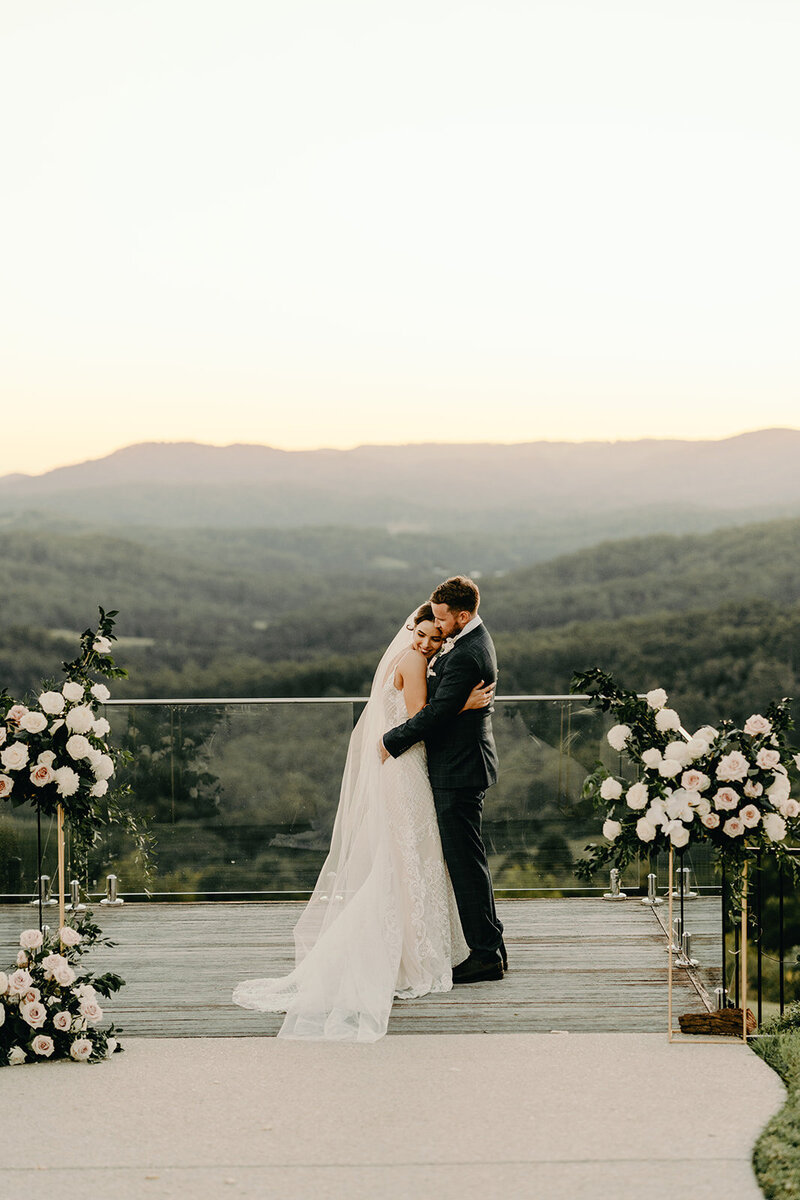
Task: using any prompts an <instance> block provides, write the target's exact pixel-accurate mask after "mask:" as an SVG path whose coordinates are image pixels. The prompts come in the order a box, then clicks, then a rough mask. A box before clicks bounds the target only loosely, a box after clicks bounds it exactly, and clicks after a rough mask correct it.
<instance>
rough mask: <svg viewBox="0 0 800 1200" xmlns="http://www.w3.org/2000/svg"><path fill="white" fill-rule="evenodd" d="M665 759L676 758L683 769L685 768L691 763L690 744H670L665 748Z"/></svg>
mask: <svg viewBox="0 0 800 1200" xmlns="http://www.w3.org/2000/svg"><path fill="white" fill-rule="evenodd" d="M664 758H674V759H675V760H676V761H677V762H679V763H680V764H681V766H682V767H685V766H686V764H687V763H688V761H689V743H688V742H668V743H667V745H666V746H665V747H664Z"/></svg>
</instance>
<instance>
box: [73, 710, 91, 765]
mask: <svg viewBox="0 0 800 1200" xmlns="http://www.w3.org/2000/svg"><path fill="white" fill-rule="evenodd" d="M76 711H77V710H76ZM91 748H92V747H91V746H90V744H89V739H88V738H85V737H84V736H83V734H81V733H73V735H72V737H71V738H67V754H68V755H69V756H70V758H74V759H80V758H88V757H89V751H90V750H91Z"/></svg>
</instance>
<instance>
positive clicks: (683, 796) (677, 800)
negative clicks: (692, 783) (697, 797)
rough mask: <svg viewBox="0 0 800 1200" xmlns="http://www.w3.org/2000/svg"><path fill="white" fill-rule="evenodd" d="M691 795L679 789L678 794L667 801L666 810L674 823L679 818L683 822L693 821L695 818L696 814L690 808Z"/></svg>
mask: <svg viewBox="0 0 800 1200" xmlns="http://www.w3.org/2000/svg"><path fill="white" fill-rule="evenodd" d="M690 799H691V793H690V792H685V791H684V790H683V788H678V790H677V791H676V792H673V793H672V795H671V796H670V797H669V799H668V800H667V802H666V804H665V805H664V810H665V812H666V814H667V816H668V817H669V818H670V820H672V821H674V820H675V819H676V818H677V817H679V818H680V819H681V820H682V821H691V820H692V819H693V818H694V813H693V811H692V809H691V808H690V806H689V800H690Z"/></svg>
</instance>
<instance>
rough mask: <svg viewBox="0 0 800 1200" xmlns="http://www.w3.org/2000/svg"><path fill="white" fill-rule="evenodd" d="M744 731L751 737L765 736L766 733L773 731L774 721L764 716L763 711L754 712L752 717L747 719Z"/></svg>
mask: <svg viewBox="0 0 800 1200" xmlns="http://www.w3.org/2000/svg"><path fill="white" fill-rule="evenodd" d="M744 731H745V733H747V734H749V735H750V737H765V736H766V734H768V733H772V722H771V721H768V720H767V718H766V717H762V716H761V713H753V715H752V717H748V718H747V720H746V721H745V723H744Z"/></svg>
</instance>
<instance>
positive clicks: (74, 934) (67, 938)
mask: <svg viewBox="0 0 800 1200" xmlns="http://www.w3.org/2000/svg"><path fill="white" fill-rule="evenodd" d="M58 936H59V938H60V939H61V945H62V946H78V945H80V943H81V941H82V940H83V939H82V938H81V935H80V934H79V933H78V931H77V929H73V928H72V926H71V925H62V927H61V929H59V931H58Z"/></svg>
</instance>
